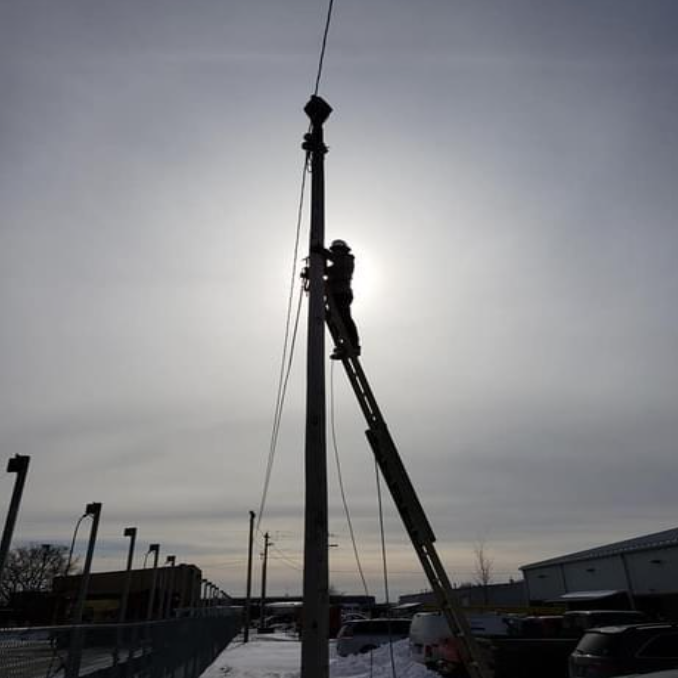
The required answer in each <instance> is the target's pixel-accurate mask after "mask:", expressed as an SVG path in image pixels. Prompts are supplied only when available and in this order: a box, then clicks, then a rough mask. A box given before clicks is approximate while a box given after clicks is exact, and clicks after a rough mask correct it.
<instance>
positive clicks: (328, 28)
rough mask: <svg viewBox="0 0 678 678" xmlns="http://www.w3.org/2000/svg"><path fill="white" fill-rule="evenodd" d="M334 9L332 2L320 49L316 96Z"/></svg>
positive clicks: (328, 9) (314, 92)
mask: <svg viewBox="0 0 678 678" xmlns="http://www.w3.org/2000/svg"><path fill="white" fill-rule="evenodd" d="M333 7H334V0H330V3H329V6H328V8H327V19H326V21H325V31H324V33H323V44H322V47H321V48H320V59H319V60H318V75H317V76H316V79H315V90H314V91H313V94H314V95H316V96H317V95H318V88H319V87H320V77H321V76H322V72H323V61H324V60H325V48H326V47H327V35H328V33H329V31H330V21H332V9H333Z"/></svg>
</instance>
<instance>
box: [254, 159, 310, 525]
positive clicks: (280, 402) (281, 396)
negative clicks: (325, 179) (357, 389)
mask: <svg viewBox="0 0 678 678" xmlns="http://www.w3.org/2000/svg"><path fill="white" fill-rule="evenodd" d="M307 165H308V154H307V155H306V157H305V158H304V166H303V169H302V177H301V190H300V191H299V205H298V208H297V225H296V230H295V238H294V254H293V256H292V274H291V279H290V292H289V296H288V299H287V315H286V319H285V338H284V341H283V350H282V356H281V360H280V376H279V378H278V393H277V396H276V403H275V412H274V414H273V427H272V430H271V441H270V444H269V450H268V460H267V463H266V474H265V478H264V487H263V490H262V493H261V502H260V504H259V513H258V515H257V530H259V527H260V525H261V520H262V518H263V516H264V510H265V508H266V497H267V495H268V488H269V485H270V482H271V474H272V472H273V462H274V460H275V453H276V450H277V446H278V434H279V433H280V422H281V421H282V413H283V407H284V404H285V396H286V394H287V385H288V383H289V377H290V372H291V369H292V360H293V357H294V347H295V345H296V337H297V330H298V328H299V316H300V314H301V303H302V301H303V291H302V289H300V290H299V300H298V303H297V312H296V317H295V319H294V325H293V329H292V331H290V326H291V324H292V322H291V320H292V306H293V303H294V288H295V283H296V280H297V267H298V261H299V241H300V239H301V219H302V215H303V211H304V195H305V192H306V169H307Z"/></svg>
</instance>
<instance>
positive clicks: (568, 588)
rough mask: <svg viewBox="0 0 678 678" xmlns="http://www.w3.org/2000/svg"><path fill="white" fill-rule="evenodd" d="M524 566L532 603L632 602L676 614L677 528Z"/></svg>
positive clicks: (609, 604) (595, 604)
mask: <svg viewBox="0 0 678 678" xmlns="http://www.w3.org/2000/svg"><path fill="white" fill-rule="evenodd" d="M520 569H521V570H522V571H523V575H524V577H525V584H526V588H527V595H528V598H529V600H530V603H531V604H533V605H540V604H544V603H553V602H558V603H562V604H565V603H567V604H569V605H570V606H571V607H577V606H578V607H579V608H582V607H584V606H585V607H587V608H589V609H595V608H601V607H602V608H609V607H613V606H614V607H633V608H635V609H639V610H644V611H646V612H648V613H650V614H653V615H661V616H665V617H669V618H676V619H678V528H673V529H671V530H664V531H663V532H656V533H654V534H648V535H645V536H642V537H636V538H634V539H627V540H625V541H619V542H616V543H614V544H609V545H607V546H598V547H597V548H592V549H588V550H586V551H579V552H577V553H571V554H569V555H565V556H560V557H558V558H551V559H549V560H543V561H540V562H538V563H532V564H530V565H524V566H523V567H521V568H520Z"/></svg>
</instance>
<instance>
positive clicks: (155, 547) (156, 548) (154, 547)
mask: <svg viewBox="0 0 678 678" xmlns="http://www.w3.org/2000/svg"><path fill="white" fill-rule="evenodd" d="M149 553H152V554H153V574H152V575H151V591H150V593H149V596H148V610H147V611H146V619H147V620H148V621H151V619H153V604H154V603H155V587H156V584H157V580H158V558H159V556H160V544H151V545H150V546H149V547H148V553H147V554H146V556H148V554H149Z"/></svg>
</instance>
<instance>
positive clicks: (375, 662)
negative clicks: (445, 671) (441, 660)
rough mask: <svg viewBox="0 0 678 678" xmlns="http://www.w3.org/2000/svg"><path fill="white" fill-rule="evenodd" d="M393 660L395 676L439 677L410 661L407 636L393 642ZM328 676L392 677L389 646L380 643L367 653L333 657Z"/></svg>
mask: <svg viewBox="0 0 678 678" xmlns="http://www.w3.org/2000/svg"><path fill="white" fill-rule="evenodd" d="M393 660H394V664H395V675H396V678H439V676H438V674H436V673H433V672H432V671H429V670H428V669H426V668H425V667H424V666H423V665H422V664H417V663H416V662H414V661H412V658H411V657H410V650H409V642H408V640H407V638H405V639H403V640H399V641H397V642H395V643H393ZM370 662H371V663H370ZM330 676H331V678H393V669H392V668H391V651H390V649H389V646H388V645H382V646H381V647H378V648H377V649H376V650H373V651H372V652H368V653H367V654H353V655H349V656H348V657H337V658H336V659H333V660H332V662H331V663H330Z"/></svg>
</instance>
